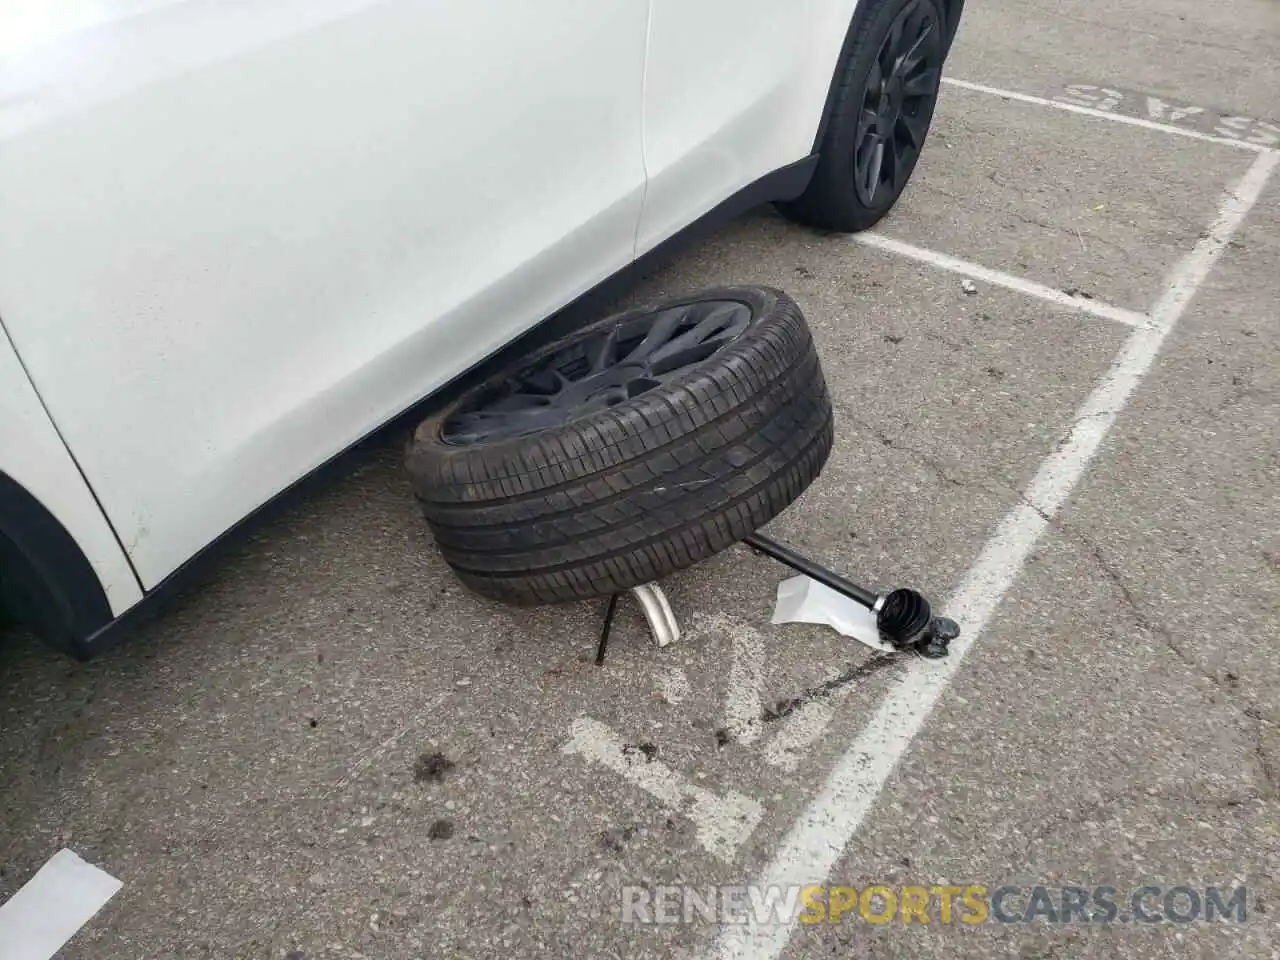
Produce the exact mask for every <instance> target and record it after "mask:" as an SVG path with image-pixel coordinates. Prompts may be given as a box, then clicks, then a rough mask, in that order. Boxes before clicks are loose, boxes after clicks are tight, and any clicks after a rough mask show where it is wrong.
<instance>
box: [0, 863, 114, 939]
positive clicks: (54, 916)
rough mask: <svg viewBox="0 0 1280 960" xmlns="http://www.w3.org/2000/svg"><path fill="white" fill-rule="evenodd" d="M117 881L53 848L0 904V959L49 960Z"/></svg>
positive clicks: (97, 909) (87, 918) (112, 892)
mask: <svg viewBox="0 0 1280 960" xmlns="http://www.w3.org/2000/svg"><path fill="white" fill-rule="evenodd" d="M122 885H123V884H121V882H120V881H119V880H117V879H116V878H115V877H113V876H111V874H109V873H104V872H103V871H101V870H99V869H98V868H97V867H95V866H93V865H92V864H90V863H85V862H84V861H83V860H81V859H80V858H79V857H78V856H76V855H75V854H74V853H72V852H71V851H70V850H59V851H58V852H57V853H55V854H54V855H53V856H52V857H51V858H50V860H49V862H48V863H46V864H45V865H44V866H43V867H41V868H40V869H39V870H38V871H36V875H35V876H34V877H32V878H31V879H30V880H28V881H27V882H26V884H25V885H24V886H23V887H22V889H21V890H19V891H18V892H17V893H15V894H14V895H13V896H12V897H10V898H9V900H8V902H7V903H4V904H2V905H0V960H49V958H50V957H52V956H53V955H54V954H55V953H57V952H58V951H59V950H61V949H62V947H63V945H64V944H66V942H67V941H68V940H70V939H71V938H72V937H74V936H75V935H76V931H78V930H79V929H80V928H81V927H83V926H84V925H85V924H86V923H88V922H89V920H90V918H92V917H93V915H94V914H95V913H97V912H98V911H99V910H101V909H102V907H103V905H104V904H105V903H106V902H107V901H108V900H110V899H111V898H112V897H114V896H115V894H116V891H117V890H119V889H120V887H121V886H122Z"/></svg>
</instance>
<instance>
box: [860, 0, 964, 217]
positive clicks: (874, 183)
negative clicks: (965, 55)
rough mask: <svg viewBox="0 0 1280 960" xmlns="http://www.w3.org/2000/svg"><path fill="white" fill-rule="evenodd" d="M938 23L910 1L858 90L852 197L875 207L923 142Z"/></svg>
mask: <svg viewBox="0 0 1280 960" xmlns="http://www.w3.org/2000/svg"><path fill="white" fill-rule="evenodd" d="M942 46H943V45H942V25H941V24H940V23H939V22H938V17H937V11H936V9H935V7H934V5H933V4H932V3H928V2H925V0H914V2H912V3H910V4H908V5H907V6H906V8H904V9H903V11H902V12H901V13H899V14H898V16H897V18H896V19H895V20H894V21H893V25H892V26H891V27H890V28H889V33H888V35H887V36H886V37H885V38H884V43H882V44H881V45H880V50H879V52H878V53H877V54H876V59H875V62H874V63H873V64H872V65H871V72H870V73H869V74H868V75H867V83H866V86H865V87H864V88H863V94H862V112H861V114H860V115H859V118H858V133H857V137H856V139H855V140H854V149H853V181H854V185H855V187H856V188H857V191H858V199H859V200H860V201H861V202H862V203H863V204H864V205H865V206H868V207H876V206H879V205H880V204H882V203H885V202H886V201H888V200H890V199H891V198H893V197H895V196H897V195H898V193H900V192H901V190H902V188H903V187H904V186H905V185H906V181H907V175H908V173H909V172H910V170H911V167H912V165H913V164H914V163H915V161H916V158H917V157H918V156H919V155H920V149H921V147H923V146H924V138H925V134H926V132H927V131H928V129H929V118H930V116H931V115H932V112H933V102H934V101H935V100H936V99H937V96H938V82H939V80H940V79H941V77H942Z"/></svg>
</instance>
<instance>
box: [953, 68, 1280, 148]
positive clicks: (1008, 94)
mask: <svg viewBox="0 0 1280 960" xmlns="http://www.w3.org/2000/svg"><path fill="white" fill-rule="evenodd" d="M942 82H943V83H946V84H949V85H951V86H953V87H959V88H960V89H961V90H973V91H976V92H977V93H990V94H992V95H994V96H997V97H1003V98H1004V99H1006V100H1017V101H1019V102H1020V103H1034V104H1036V105H1037V106H1040V107H1053V109H1055V110H1065V111H1067V113H1078V114H1081V115H1082V116H1086V117H1098V118H1099V119H1102V120H1114V121H1115V122H1116V123H1127V124H1128V125H1129V126H1131V127H1143V128H1145V129H1147V130H1159V131H1160V132H1161V133H1173V134H1177V135H1178V136H1180V137H1189V138H1190V139H1192V140H1205V141H1207V142H1209V143H1220V144H1222V145H1224V146H1227V147H1238V148H1240V149H1241V150H1252V151H1254V152H1255V153H1274V152H1275V151H1274V150H1272V148H1270V147H1265V146H1263V145H1262V144H1259V143H1249V142H1248V141H1247V140H1235V139H1233V138H1231V137H1218V136H1214V135H1213V134H1212V133H1201V132H1200V131H1199V130H1191V129H1188V128H1187V127H1175V126H1174V125H1173V124H1171V123H1160V122H1159V121H1158V120H1144V119H1143V118H1142V117H1128V116H1125V115H1124V114H1122V113H1111V112H1110V111H1108V110H1099V109H1097V108H1096V107H1082V106H1080V105H1079V104H1076V103H1064V102H1063V101H1061V100H1050V99H1049V98H1048V97H1033V96H1031V94H1029V93H1017V92H1016V91H1013V90H1002V89H1000V88H999V87H988V86H987V85H986V84H983V83H970V82H969V81H968V80H956V79H955V78H954V77H943V78H942Z"/></svg>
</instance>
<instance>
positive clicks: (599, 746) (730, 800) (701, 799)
mask: <svg viewBox="0 0 1280 960" xmlns="http://www.w3.org/2000/svg"><path fill="white" fill-rule="evenodd" d="M570 733H571V735H572V738H573V739H571V740H570V741H569V742H568V743H567V744H565V745H564V747H562V748H561V752H563V753H567V754H575V755H577V756H580V757H584V758H586V759H587V760H591V761H593V762H595V763H598V764H600V765H601V766H603V767H605V768H607V769H609V770H612V771H613V772H614V773H616V774H618V775H619V776H622V777H624V778H626V779H627V780H628V781H630V782H631V783H633V784H635V785H636V786H637V787H639V788H640V789H641V790H643V791H644V792H645V793H648V794H649V795H650V796H653V797H655V798H657V799H658V800H659V801H660V802H661V803H662V804H663V806H665V807H666V808H667V809H668V810H670V811H671V812H673V813H678V814H683V815H684V816H687V817H688V818H689V819H690V820H692V821H693V826H694V831H695V836H696V837H697V839H698V843H700V844H701V845H702V846H703V847H704V848H705V849H706V850H707V852H709V853H710V854H711V855H712V856H715V857H717V858H719V859H720V860H723V861H724V862H725V863H733V861H734V859H735V858H736V857H737V856H738V850H739V849H740V848H741V847H742V845H743V844H744V843H746V842H747V839H748V838H749V837H750V836H751V833H752V831H753V830H755V828H756V825H757V824H758V823H759V822H760V818H761V817H763V816H764V807H762V806H760V804H759V803H757V802H756V801H755V800H753V799H751V798H750V797H747V796H744V795H743V794H740V793H735V792H733V791H730V792H729V793H726V794H725V795H724V796H717V795H716V794H714V793H712V792H711V791H710V790H706V789H704V788H703V787H699V786H696V785H695V784H692V783H690V782H689V781H688V780H686V779H685V778H684V777H683V776H681V775H680V774H678V773H676V771H674V770H672V769H671V768H670V767H668V766H667V765H666V764H665V763H662V762H661V761H660V760H655V759H650V758H648V757H646V756H644V755H643V754H641V753H640V752H639V751H638V750H637V751H634V752H629V751H628V750H627V749H626V748H625V747H624V745H623V743H622V740H621V738H619V737H618V735H617V734H616V733H614V732H613V731H612V730H611V729H609V728H608V727H607V726H605V725H604V724H603V723H600V722H599V721H598V720H592V719H591V718H590V717H579V718H578V719H577V720H575V721H574V722H573V726H572V727H571V728H570Z"/></svg>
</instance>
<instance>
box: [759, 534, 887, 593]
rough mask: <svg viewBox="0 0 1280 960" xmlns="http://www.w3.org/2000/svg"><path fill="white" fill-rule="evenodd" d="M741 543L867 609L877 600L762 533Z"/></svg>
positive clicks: (854, 584) (865, 591)
mask: <svg viewBox="0 0 1280 960" xmlns="http://www.w3.org/2000/svg"><path fill="white" fill-rule="evenodd" d="M743 543H745V544H747V545H748V546H750V547H755V548H756V549H757V550H759V551H760V552H761V553H764V554H767V555H768V556H770V557H772V558H773V559H774V560H777V561H778V562H779V563H782V564H786V565H787V566H788V567H790V568H791V569H792V570H799V571H800V572H801V573H803V574H804V575H805V576H806V577H810V578H812V579H814V580H817V581H818V582H819V583H820V584H822V585H823V586H826V587H830V588H831V589H832V590H834V591H835V592H836V593H840V594H843V595H844V596H846V597H848V598H849V599H850V600H856V601H857V602H858V603H860V604H862V605H863V606H864V607H867V608H868V609H873V608H874V607H875V605H876V601H877V600H878V599H879V597H878V596H876V594H874V593H872V592H871V591H869V590H864V589H863V588H862V587H860V586H858V585H857V584H856V583H852V582H851V581H849V580H846V579H845V578H844V577H842V576H840V575H839V574H838V573H832V572H831V571H830V570H828V569H827V568H826V567H823V566H820V565H819V564H816V563H814V562H813V561H812V560H810V559H809V558H808V557H802V556H801V555H800V554H798V553H796V552H795V551H794V550H792V549H791V548H790V547H787V546H784V545H783V544H781V543H779V542H778V541H777V540H774V539H772V538H770V537H766V536H765V535H764V534H763V533H753V534H751V536H749V537H747V538H746V539H745V540H744V541H743Z"/></svg>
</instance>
